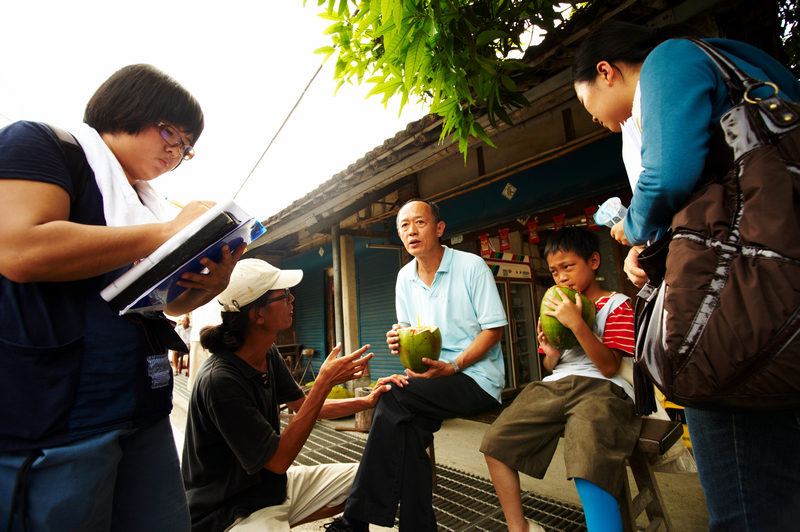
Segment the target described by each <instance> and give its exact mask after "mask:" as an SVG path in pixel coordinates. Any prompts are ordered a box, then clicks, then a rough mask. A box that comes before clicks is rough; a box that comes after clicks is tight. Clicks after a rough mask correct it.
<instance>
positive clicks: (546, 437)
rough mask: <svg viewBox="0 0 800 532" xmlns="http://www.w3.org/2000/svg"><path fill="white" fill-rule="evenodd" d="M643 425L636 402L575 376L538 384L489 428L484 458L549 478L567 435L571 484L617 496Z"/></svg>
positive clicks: (616, 389)
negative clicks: (580, 481) (581, 483)
mask: <svg viewBox="0 0 800 532" xmlns="http://www.w3.org/2000/svg"><path fill="white" fill-rule="evenodd" d="M641 424H642V421H641V418H640V417H639V416H637V415H636V414H635V413H634V407H633V401H631V399H630V398H629V397H628V396H627V394H625V392H624V391H623V390H622V388H620V387H619V386H617V385H616V384H614V383H612V382H611V381H607V380H605V379H593V378H590V377H578V376H571V377H565V378H563V379H559V380H557V381H551V382H534V383H531V384H529V385H528V386H527V387H526V388H525V389H524V390H523V391H522V393H521V394H520V395H519V396H518V397H517V398H516V399H515V400H514V402H513V403H511V405H510V406H509V407H508V408H506V409H505V411H504V412H503V413H502V414H501V415H500V417H498V418H497V420H496V421H495V422H494V423H493V424H492V426H491V427H489V430H487V431H486V434H485V435H484V437H483V441H482V442H481V452H483V453H484V454H487V455H489V456H491V457H492V458H494V459H496V460H499V461H500V462H503V463H504V464H506V465H507V466H509V467H511V468H512V469H514V470H516V471H521V472H523V473H525V474H526V475H529V476H531V477H534V478H544V474H545V473H546V472H547V467H548V466H549V465H550V462H551V461H552V459H553V453H555V450H556V447H558V443H559V438H560V437H561V436H562V435H563V436H564V462H565V464H566V470H567V478H570V479H572V478H576V477H577V478H584V479H586V480H588V481H590V482H593V483H594V484H597V485H598V486H600V487H601V488H602V489H604V490H606V491H607V492H608V493H610V494H611V495H613V496H617V495H619V493H620V492H621V490H622V463H623V460H625V458H627V457H628V456H630V454H631V452H632V451H633V448H634V446H635V445H636V442H637V440H638V439H639V430H640V429H641Z"/></svg>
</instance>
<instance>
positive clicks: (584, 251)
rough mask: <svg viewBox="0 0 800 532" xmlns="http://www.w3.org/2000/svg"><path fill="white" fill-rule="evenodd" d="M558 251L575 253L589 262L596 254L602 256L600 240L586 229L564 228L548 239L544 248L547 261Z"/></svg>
mask: <svg viewBox="0 0 800 532" xmlns="http://www.w3.org/2000/svg"><path fill="white" fill-rule="evenodd" d="M558 251H560V252H562V253H569V252H573V253H575V254H576V255H578V256H579V257H580V258H582V259H583V260H585V261H586V262H589V259H591V258H592V255H594V254H595V253H597V254H598V255H600V239H598V238H597V235H596V234H595V233H593V232H592V231H589V230H588V229H586V228H584V227H562V228H561V229H559V230H558V231H556V232H555V233H554V234H553V235H552V236H551V237H549V238H548V239H547V244H545V246H544V257H545V259H547V257H549V256H550V255H552V254H553V253H556V252H558Z"/></svg>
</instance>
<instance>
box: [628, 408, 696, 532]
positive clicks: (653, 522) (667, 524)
mask: <svg viewBox="0 0 800 532" xmlns="http://www.w3.org/2000/svg"><path fill="white" fill-rule="evenodd" d="M682 435H683V425H682V424H681V422H680V421H671V420H661V419H649V418H645V419H643V420H642V430H641V432H640V433H639V442H638V443H637V444H636V447H635V448H634V450H633V454H631V456H630V457H629V458H628V460H627V462H628V464H629V465H630V467H631V472H633V479H634V482H635V483H636V486H637V488H638V491H639V493H637V495H636V497H633V498H632V497H631V486H630V481H629V479H628V471H627V469H626V468H625V465H624V464H623V478H624V481H623V485H624V486H623V493H622V494H621V495H620V496H619V497H617V500H618V501H619V508H620V511H621V512H622V529H623V531H624V532H636V530H637V528H636V518H637V517H639V515H641V513H642V512H647V519H648V520H649V521H650V525H649V526H648V527H647V532H674V531H675V529H674V528H673V526H672V521H670V518H669V514H668V513H667V509H666V507H665V506H664V499H663V497H662V496H661V490H660V489H659V488H658V482H656V477H655V474H654V473H653V468H652V466H651V465H650V459H649V458H648V455H656V456H661V455H662V454H664V453H665V452H667V451H668V450H669V449H670V447H672V446H673V445H674V444H675V443H676V442H677V441H678V440H680V439H681V436H682Z"/></svg>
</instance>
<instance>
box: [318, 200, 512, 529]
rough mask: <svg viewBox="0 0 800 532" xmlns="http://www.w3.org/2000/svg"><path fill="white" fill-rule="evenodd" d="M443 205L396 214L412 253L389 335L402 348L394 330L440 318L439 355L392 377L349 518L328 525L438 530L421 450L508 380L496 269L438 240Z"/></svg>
mask: <svg viewBox="0 0 800 532" xmlns="http://www.w3.org/2000/svg"><path fill="white" fill-rule="evenodd" d="M444 227H445V224H444V221H442V216H441V212H440V211H439V208H438V207H437V206H436V205H435V204H434V203H432V202H428V201H424V200H419V199H415V200H411V201H409V202H407V203H406V204H405V205H404V206H403V207H402V208H401V209H400V212H399V213H398V215H397V232H398V233H399V235H400V238H401V239H402V241H403V244H404V245H405V248H406V250H407V251H408V253H409V254H411V255H412V256H413V257H414V260H412V261H411V262H410V263H409V264H407V265H406V266H405V267H403V269H402V270H400V273H399V274H398V275H397V287H396V294H395V298H396V305H397V321H398V322H399V324H395V325H394V326H393V327H392V330H391V331H389V332H387V333H386V341H387V343H388V344H389V348H390V349H391V350H392V353H394V354H398V353H399V345H398V343H397V329H399V328H401V327H407V326H409V325H411V324H414V325H416V324H417V317H419V321H420V322H421V323H422V324H425V325H436V326H438V327H439V330H440V331H441V333H442V354H441V356H440V359H439V360H438V361H435V360H429V359H427V358H425V359H423V362H425V363H426V364H428V366H429V369H428V370H427V371H426V372H425V373H414V372H413V371H411V370H406V374H405V375H401V376H397V375H396V376H394V377H393V380H394V381H395V382H394V384H393V392H392V393H391V394H384V395H383V396H381V399H380V401H378V405H377V406H376V407H375V413H374V415H373V418H372V426H371V428H370V436H369V439H368V440H367V445H366V448H365V449H364V455H363V456H362V458H361V464H360V466H359V469H358V473H357V474H356V479H355V482H354V483H353V487H352V489H351V490H350V497H349V498H348V501H347V506H346V507H345V511H344V517H343V518H337V519H336V520H335V521H334V522H333V523H330V524H329V525H326V526H328V527H329V530H332V531H343V532H364V531H366V530H368V525H369V523H373V524H376V525H379V526H384V527H391V526H394V518H395V515H396V513H397V505H398V503H400V530H401V531H409V532H410V531H413V532H426V531H430V532H435V531H436V518H435V516H434V513H433V504H432V491H433V486H432V480H431V465H430V460H429V458H428V456H427V454H426V453H425V449H426V448H427V447H428V446H429V445H430V444H431V442H433V433H434V432H436V431H437V430H439V427H440V426H441V424H442V420H444V419H450V418H454V417H459V416H470V415H475V414H478V413H480V412H483V411H485V410H488V409H489V408H491V407H493V406H497V405H498V404H499V403H500V392H501V390H502V388H503V383H504V380H505V375H504V369H503V357H502V353H501V351H500V345H499V341H500V338H501V337H502V335H503V327H504V326H505V325H506V324H507V323H508V321H507V319H506V315H505V311H504V310H503V305H502V302H501V301H500V295H499V294H498V292H497V287H496V285H495V282H494V277H493V276H492V272H491V271H490V270H489V268H488V267H487V266H486V263H485V262H484V261H483V259H481V258H480V257H478V256H476V255H473V254H471V253H464V252H461V251H454V250H452V249H450V248H447V247H444V246H442V245H441V244H440V243H439V237H441V236H442V233H443V232H444Z"/></svg>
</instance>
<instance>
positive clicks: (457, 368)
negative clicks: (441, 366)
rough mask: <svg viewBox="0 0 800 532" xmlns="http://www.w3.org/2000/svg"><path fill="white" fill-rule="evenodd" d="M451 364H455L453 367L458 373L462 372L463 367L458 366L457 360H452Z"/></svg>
mask: <svg viewBox="0 0 800 532" xmlns="http://www.w3.org/2000/svg"><path fill="white" fill-rule="evenodd" d="M450 365H451V366H453V369H454V370H456V373H461V368H459V367H458V364H456V361H455V360H451V361H450Z"/></svg>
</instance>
